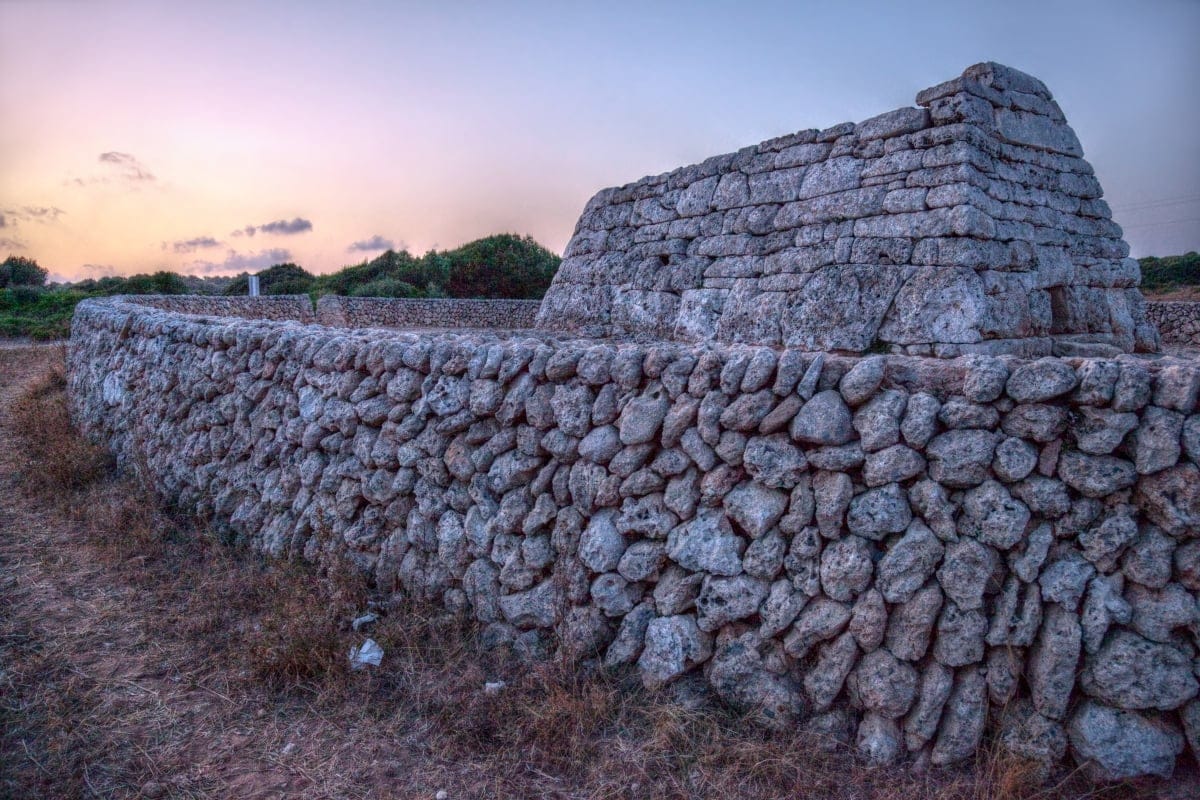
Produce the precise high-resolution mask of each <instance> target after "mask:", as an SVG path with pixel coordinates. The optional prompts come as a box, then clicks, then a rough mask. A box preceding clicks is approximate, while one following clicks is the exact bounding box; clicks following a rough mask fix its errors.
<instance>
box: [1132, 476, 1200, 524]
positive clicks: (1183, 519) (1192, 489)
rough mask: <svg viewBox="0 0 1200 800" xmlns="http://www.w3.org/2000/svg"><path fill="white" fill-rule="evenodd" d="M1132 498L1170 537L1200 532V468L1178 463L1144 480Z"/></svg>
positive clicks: (1138, 485) (1138, 484)
mask: <svg viewBox="0 0 1200 800" xmlns="http://www.w3.org/2000/svg"><path fill="white" fill-rule="evenodd" d="M1125 463H1128V462H1125ZM1134 499H1135V500H1136V502H1137V504H1138V507H1139V508H1141V510H1142V513H1144V514H1145V515H1146V517H1147V518H1149V520H1150V521H1151V522H1153V523H1154V524H1155V525H1157V526H1158V527H1160V528H1162V529H1163V530H1164V531H1165V532H1166V533H1168V534H1170V535H1171V536H1185V535H1189V534H1190V535H1191V536H1195V535H1196V533H1195V532H1196V531H1198V530H1200V468H1197V466H1196V465H1195V464H1177V465H1176V466H1174V467H1171V468H1170V469H1165V470H1163V471H1161V472H1156V473H1154V474H1153V475H1147V476H1145V477H1143V478H1142V479H1141V480H1139V481H1138V482H1137V490H1136V493H1135V497H1134Z"/></svg>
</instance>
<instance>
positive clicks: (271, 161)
mask: <svg viewBox="0 0 1200 800" xmlns="http://www.w3.org/2000/svg"><path fill="white" fill-rule="evenodd" d="M1198 40H1200V0H1139V1H1138V2H1133V0H1127V1H1122V2H1112V1H1110V0H1078V1H1076V0H1037V1H1036V2H1026V0H1004V2H982V0H942V1H939V2H933V1H932V0H930V1H929V2H903V3H901V2H884V1H882V0H880V1H879V2H874V1H873V0H856V2H854V3H835V2H828V1H827V0H826V1H823V2H798V1H793V2H751V1H750V0H742V1H741V2H723V1H717V0H713V1H711V2H703V1H702V0H693V2H654V1H653V0H641V2H626V1H625V0H606V1H605V2H597V3H591V2H583V1H582V0H579V1H574V0H573V1H571V2H563V0H554V1H553V2H519V1H517V0H514V1H513V2H504V3H500V2H455V1H454V0H443V2H430V3H420V2H387V3H383V2H379V3H372V2H354V1H353V0H348V1H343V2H336V3H335V2H321V3H310V2H302V1H301V0H291V1H290V2H254V1H253V0H242V2H221V0H205V2H199V3H176V2H166V1H165V0H157V1H156V2H134V1H133V0H129V1H128V2H102V1H100V0H95V1H91V2H89V1H86V0H74V1H73V2H57V1H56V0H0V121H2V122H0V255H6V254H9V253H11V254H14V255H23V256H28V257H31V258H35V259H37V260H38V262H39V263H40V264H41V265H42V266H44V267H46V268H48V269H49V270H50V271H51V274H52V278H53V279H58V280H63V279H70V280H75V279H80V278H85V277H97V276H100V275H111V274H132V273H136V272H146V271H151V270H156V269H164V268H165V269H173V270H177V271H181V272H189V273H194V274H200V275H216V274H232V273H236V272H240V271H243V270H252V271H253V270H256V269H260V268H262V267H266V266H269V265H270V264H273V263H277V262H280V261H287V260H290V261H294V262H296V263H299V264H301V265H302V266H304V267H306V268H308V269H310V270H312V271H314V272H329V271H332V270H334V269H337V268H340V267H342V266H344V265H346V264H352V263H358V262H360V261H362V260H363V259H364V258H370V257H373V256H375V255H377V254H378V253H380V252H382V251H383V250H384V249H386V248H388V247H393V248H396V249H400V248H407V249H409V250H410V251H411V252H414V253H417V254H420V253H423V252H425V251H426V250H429V249H431V248H437V249H449V248H452V247H455V246H458V245H460V244H462V243H464V242H467V241H470V240H472V239H476V238H479V237H481V236H486V235H489V234H492V233H501V232H513V233H520V234H529V235H532V236H533V237H534V238H535V239H537V240H538V241H539V242H541V243H542V244H544V245H546V246H547V247H549V248H550V249H551V250H554V251H556V252H561V251H562V249H563V247H564V246H565V245H566V243H567V240H568V239H569V238H570V235H571V232H572V229H573V227H574V225H575V221H576V219H577V218H578V216H579V213H580V211H581V210H582V208H583V206H584V204H585V202H586V201H587V199H588V198H589V197H590V196H591V195H592V194H594V193H595V192H596V191H597V190H599V189H601V188H603V187H605V186H612V185H619V184H623V183H627V182H629V181H632V180H636V179H638V178H640V177H642V176H643V175H651V174H657V173H661V172H665V171H667V170H670V169H673V168H674V167H677V166H681V165H684V164H690V163H695V162H697V161H701V160H703V159H704V158H707V157H708V156H711V155H715V154H718V153H724V152H730V151H733V150H736V149H738V148H740V147H743V146H745V145H748V144H754V143H757V142H759V141H761V140H764V139H767V138H771V137H774V136H779V135H782V134H785V133H789V132H792V131H796V130H801V129H804V128H825V127H828V126H830V125H833V124H836V123H839V122H843V121H847V120H849V121H860V120H863V119H866V118H868V117H871V116H874V115H876V114H879V113H882V112H884V111H888V110H891V109H893V108H898V107H900V106H906V105H912V104H913V98H914V97H915V95H916V93H917V91H918V90H920V89H922V88H924V87H926V86H932V85H934V84H936V83H940V82H941V81H944V80H947V79H949V78H952V77H955V76H957V75H958V74H959V73H961V72H962V70H963V69H964V68H965V67H967V66H968V65H970V64H973V63H976V62H979V61H989V60H990V61H999V62H1001V63H1005V64H1009V65H1011V66H1014V67H1017V68H1018V69H1022V70H1024V71H1026V72H1029V73H1031V74H1033V75H1036V76H1037V77H1039V78H1041V79H1042V80H1043V81H1044V82H1045V83H1046V84H1047V85H1048V86H1049V87H1050V90H1051V91H1052V92H1053V93H1054V95H1055V98H1056V99H1057V100H1058V102H1059V104H1060V105H1061V106H1062V108H1063V110H1064V112H1065V114H1066V115H1067V119H1068V120H1069V122H1070V123H1071V125H1072V127H1073V128H1074V129H1075V131H1076V133H1077V134H1078V135H1079V138H1080V140H1081V141H1082V143H1083V146H1084V151H1085V157H1086V158H1087V159H1088V160H1089V161H1090V162H1091V164H1092V165H1093V167H1094V168H1095V170H1096V174H1097V177H1098V178H1099V180H1100V182H1101V184H1102V185H1103V186H1104V188H1105V197H1106V199H1107V200H1108V202H1109V204H1110V205H1111V206H1112V208H1113V213H1114V217H1115V219H1116V220H1117V222H1118V223H1120V224H1121V225H1122V226H1123V227H1124V229H1125V235H1126V239H1127V241H1129V243H1130V245H1131V247H1132V250H1133V254H1134V255H1135V256H1143V255H1159V256H1163V255H1172V254H1176V253H1183V252H1186V251H1189V250H1198V249H1200V135H1198V134H1197V131H1200V102H1197V101H1198V100H1200V48H1198V47H1197V46H1196V42H1197V41H1198Z"/></svg>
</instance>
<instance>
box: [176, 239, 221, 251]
mask: <svg viewBox="0 0 1200 800" xmlns="http://www.w3.org/2000/svg"><path fill="white" fill-rule="evenodd" d="M220 246H221V243H220V242H218V241H217V240H216V239H214V238H213V237H211V236H197V237H196V238H194V239H180V240H178V241H174V242H163V243H162V249H163V250H166V249H167V248H168V247H170V248H171V250H172V251H174V252H176V253H194V252H196V251H197V250H207V249H208V248H210V247H220Z"/></svg>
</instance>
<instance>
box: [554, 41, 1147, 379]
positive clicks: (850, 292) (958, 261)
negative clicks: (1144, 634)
mask: <svg viewBox="0 0 1200 800" xmlns="http://www.w3.org/2000/svg"><path fill="white" fill-rule="evenodd" d="M917 103H918V105H919V106H920V107H919V108H901V109H897V110H895V111H891V112H888V113H886V114H881V115H880V116H877V117H874V118H872V119H869V120H866V121H865V122H861V123H858V124H857V125H855V124H853V123H845V124H842V125H836V126H834V127H832V128H829V129H827V130H824V131H817V130H807V131H800V132H799V133H795V134H792V135H789V136H784V137H782V138H778V139H772V140H770V141H766V142H763V143H762V144H759V145H757V146H751V147H747V148H744V149H742V150H740V151H738V152H736V153H730V154H727V155H722V156H716V157H713V158H710V159H708V160H707V161H704V162H703V163H701V164H697V165H694V166H690V167H683V168H681V169H677V170H675V171H673V172H670V173H667V174H664V175H658V176H655V177H648V178H644V179H642V180H640V181H638V182H636V183H632V184H628V185H626V186H622V187H618V188H612V189H605V190H603V191H601V192H599V193H598V194H597V195H596V196H595V197H593V198H592V199H591V200H590V201H589V202H588V204H587V207H586V208H585V209H584V212H583V215H582V216H581V217H580V220H579V223H578V225H577V226H576V229H575V234H574V236H573V237H572V239H571V241H570V243H569V244H568V245H567V249H566V252H565V259H564V261H563V263H562V266H561V267H560V268H559V270H558V274H557V275H556V276H555V278H554V283H553V285H552V286H551V288H550V290H549V292H548V293H547V295H546V299H545V302H544V303H543V305H542V312H541V316H540V318H539V322H538V324H539V327H542V328H546V329H556V330H570V331H575V332H577V333H581V334H585V335H594V336H607V335H622V334H641V335H647V336H651V337H657V338H674V339H677V340H681V341H697V342H698V341H711V340H716V341H723V342H748V343H755V344H774V345H780V344H782V345H785V346H788V347H796V348H799V349H802V350H811V351H817V350H838V351H850V352H864V351H869V350H871V351H877V350H880V349H888V350H890V351H892V352H903V353H908V354H913V355H938V356H949V357H952V356H955V355H959V354H963V353H970V352H979V353H991V354H1000V353H1013V354H1020V355H1025V356H1036V355H1050V354H1052V353H1053V354H1055V355H1112V354H1115V353H1117V352H1122V351H1123V352H1129V351H1133V350H1135V349H1136V350H1139V351H1154V350H1155V349H1157V337H1156V335H1155V329H1154V326H1153V325H1151V324H1148V323H1147V320H1146V316H1145V310H1144V304H1143V301H1142V297H1141V294H1140V293H1139V292H1138V290H1137V288H1136V287H1137V283H1138V281H1139V279H1140V271H1139V268H1138V264H1137V262H1136V261H1134V260H1133V259H1130V258H1128V255H1129V247H1128V246H1127V245H1126V244H1125V242H1124V241H1122V239H1121V235H1122V234H1121V229H1120V227H1119V226H1117V225H1116V224H1115V223H1114V222H1113V221H1112V219H1111V215H1110V212H1109V208H1108V205H1107V204H1106V203H1105V202H1104V201H1103V200H1101V199H1100V196H1101V188H1100V184H1099V183H1098V182H1097V181H1096V179H1095V177H1094V175H1093V171H1092V168H1091V166H1090V165H1089V164H1088V163H1087V162H1086V161H1085V160H1084V159H1083V149H1082V148H1081V146H1080V144H1079V140H1078V139H1077V138H1076V136H1075V133H1074V132H1073V131H1072V130H1071V128H1070V127H1069V126H1068V125H1067V122H1066V119H1065V117H1064V116H1063V114H1062V111H1061V110H1060V109H1059V106H1058V104H1057V103H1055V102H1054V100H1053V98H1052V97H1051V94H1050V92H1049V90H1047V88H1046V87H1045V85H1044V84H1043V83H1042V82H1041V81H1039V80H1037V79H1036V78H1033V77H1031V76H1029V75H1026V74H1024V73H1022V72H1019V71H1017V70H1014V69H1012V68H1010V67H1005V66H1001V65H999V64H993V63H985V64H977V65H975V66H973V67H970V68H968V69H967V70H966V71H965V72H964V73H963V74H962V76H961V77H959V78H956V79H954V80H951V81H948V82H946V83H943V84H941V85H939V86H935V87H933V88H930V89H926V90H924V91H922V92H920V93H919V94H918V95H917Z"/></svg>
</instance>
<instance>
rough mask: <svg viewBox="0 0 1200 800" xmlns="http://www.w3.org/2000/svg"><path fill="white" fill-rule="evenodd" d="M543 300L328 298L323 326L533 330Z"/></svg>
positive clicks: (320, 309)
mask: <svg viewBox="0 0 1200 800" xmlns="http://www.w3.org/2000/svg"><path fill="white" fill-rule="evenodd" d="M540 305H541V301H540V300H458V299H449V298H445V299H419V300H414V299H409V298H385V297H339V296H336V295H325V296H324V297H322V298H321V299H320V300H318V301H317V319H318V321H320V322H321V324H323V325H339V326H342V327H349V328H503V329H507V330H519V329H521V328H532V327H533V324H534V321H535V319H536V318H537V312H538V307H539V306H540Z"/></svg>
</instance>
